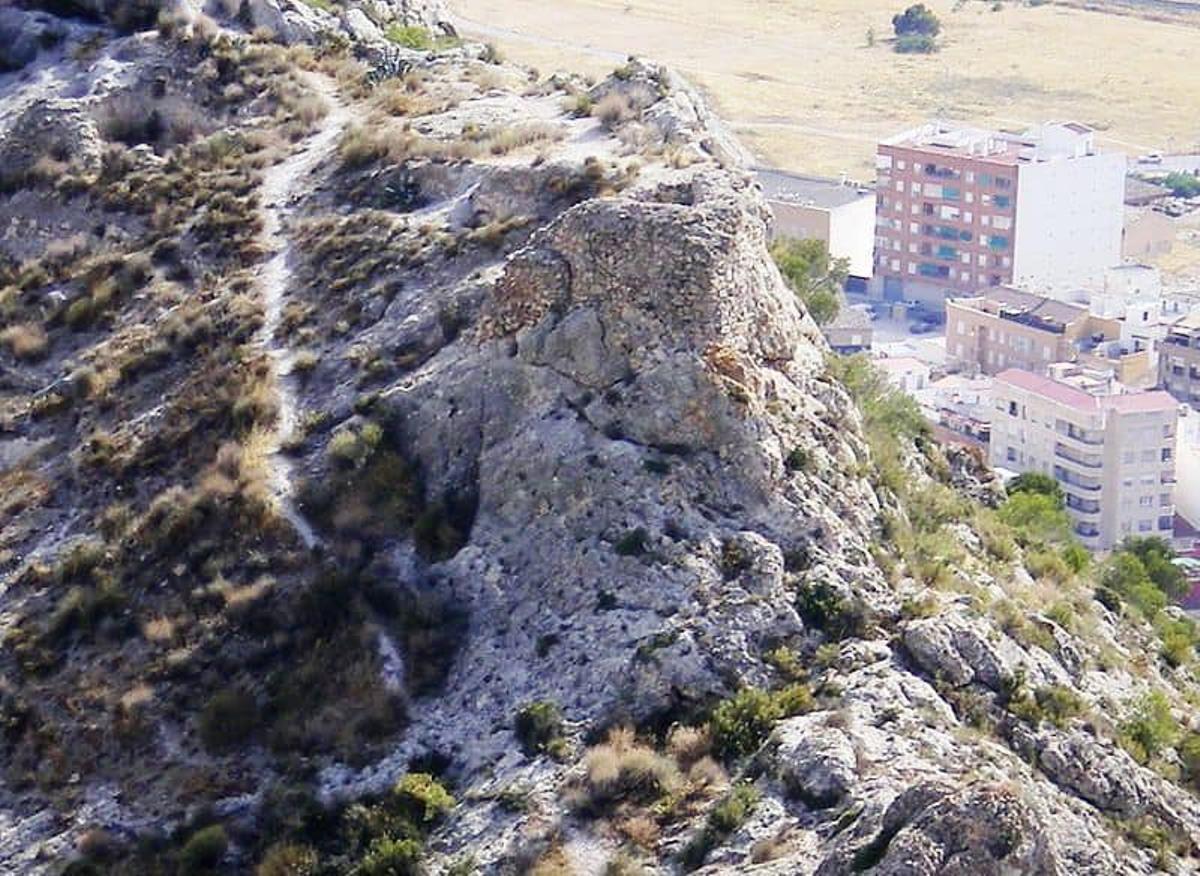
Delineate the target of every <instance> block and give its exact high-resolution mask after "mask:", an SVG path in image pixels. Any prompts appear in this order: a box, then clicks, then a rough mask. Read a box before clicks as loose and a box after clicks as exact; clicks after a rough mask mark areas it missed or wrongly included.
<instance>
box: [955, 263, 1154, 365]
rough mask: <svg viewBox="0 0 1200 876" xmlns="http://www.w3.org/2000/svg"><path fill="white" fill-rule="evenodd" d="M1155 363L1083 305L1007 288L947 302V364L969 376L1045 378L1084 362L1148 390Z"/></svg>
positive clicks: (1115, 324)
mask: <svg viewBox="0 0 1200 876" xmlns="http://www.w3.org/2000/svg"><path fill="white" fill-rule="evenodd" d="M1151 357H1152V353H1151V351H1150V349H1149V347H1144V348H1139V347H1138V346H1137V345H1136V344H1129V343H1125V342H1123V341H1122V340H1121V321H1120V320H1118V319H1109V318H1105V317H1099V316H1096V315H1094V314H1092V313H1091V312H1090V311H1089V310H1088V308H1086V307H1084V306H1082V305H1079V304H1070V303H1068V302H1065V301H1058V300H1057V299H1054V298H1046V297H1044V296H1041V295H1033V294H1032V293H1029V292H1022V291H1020V290H1019V289H1013V288H1010V287H1007V286H997V287H995V288H993V289H986V290H983V291H982V292H980V293H979V294H977V295H974V296H971V297H963V298H950V299H947V301H946V359H947V362H948V363H950V364H952V365H955V366H957V367H959V368H962V369H964V370H966V371H968V372H970V373H977V374H999V373H1000V372H1001V371H1004V370H1005V369H1007V368H1020V369H1023V370H1025V371H1032V372H1034V373H1037V374H1042V373H1045V371H1046V370H1047V369H1048V368H1049V367H1050V366H1051V365H1052V364H1054V363H1056V362H1080V363H1083V364H1086V365H1089V366H1093V367H1103V368H1107V369H1109V370H1111V371H1113V372H1114V374H1115V376H1116V378H1117V380H1119V381H1121V382H1122V383H1126V384H1127V385H1133V386H1143V385H1149V384H1151V383H1153V382H1154V381H1153V360H1152V358H1151Z"/></svg>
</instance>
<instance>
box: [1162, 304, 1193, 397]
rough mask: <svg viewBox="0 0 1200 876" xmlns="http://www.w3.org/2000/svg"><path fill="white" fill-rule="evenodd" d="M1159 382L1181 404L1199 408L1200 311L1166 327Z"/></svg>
mask: <svg viewBox="0 0 1200 876" xmlns="http://www.w3.org/2000/svg"><path fill="white" fill-rule="evenodd" d="M1158 383H1159V386H1161V387H1162V388H1163V389H1165V390H1166V391H1167V392H1169V393H1171V395H1173V396H1175V398H1177V399H1179V401H1181V402H1187V403H1188V404H1190V405H1192V406H1193V407H1198V406H1200V311H1197V312H1195V313H1192V314H1191V315H1190V316H1184V317H1182V318H1180V319H1178V320H1176V321H1175V322H1174V323H1171V324H1170V325H1168V326H1167V329H1166V333H1165V335H1164V336H1163V339H1162V345H1161V346H1160V348H1159V353H1158Z"/></svg>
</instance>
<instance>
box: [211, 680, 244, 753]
mask: <svg viewBox="0 0 1200 876" xmlns="http://www.w3.org/2000/svg"><path fill="white" fill-rule="evenodd" d="M257 726H258V704H257V703H256V702H255V701H254V697H252V696H251V695H250V694H249V693H247V692H246V691H244V690H242V689H240V688H228V689H226V690H222V691H218V692H217V693H215V694H213V696H212V697H211V698H210V699H209V701H208V703H207V704H206V705H205V707H204V710H203V711H202V712H201V713H200V719H199V730H200V740H201V742H203V743H204V747H205V748H208V749H209V750H210V751H225V750H228V749H230V748H233V747H235V746H237V745H240V744H241V743H242V742H245V741H246V739H248V738H249V737H250V734H252V733H253V732H254V730H255V728H256V727H257Z"/></svg>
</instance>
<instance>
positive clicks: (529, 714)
mask: <svg viewBox="0 0 1200 876" xmlns="http://www.w3.org/2000/svg"><path fill="white" fill-rule="evenodd" d="M514 729H515V732H516V735H517V741H518V742H519V743H520V744H521V750H522V751H523V752H525V755H526V756H527V757H535V756H536V755H539V754H550V755H551V756H554V755H555V753H556V750H558V749H560V748H561V745H562V734H563V718H562V712H561V711H559V708H558V706H557V705H556V704H555V703H552V702H549V701H547V700H538V701H536V702H532V703H529V705H527V706H525V707H523V708H522V709H521V710H520V711H519V712H517V718H516V721H515V722H514Z"/></svg>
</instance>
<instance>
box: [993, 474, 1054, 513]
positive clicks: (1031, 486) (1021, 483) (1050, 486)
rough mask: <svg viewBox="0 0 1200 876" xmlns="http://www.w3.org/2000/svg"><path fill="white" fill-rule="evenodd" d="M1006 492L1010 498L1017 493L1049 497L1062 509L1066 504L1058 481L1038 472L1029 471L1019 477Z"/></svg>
mask: <svg viewBox="0 0 1200 876" xmlns="http://www.w3.org/2000/svg"><path fill="white" fill-rule="evenodd" d="M1006 491H1007V492H1008V495H1009V496H1015V495H1016V494H1017V493H1034V494H1039V495H1043V496H1049V497H1050V498H1051V499H1053V500H1054V504H1055V505H1056V506H1058V507H1059V508H1062V507H1063V505H1064V502H1065V500H1064V498H1063V491H1062V486H1060V485H1059V483H1058V481H1056V480H1055V479H1054V478H1052V477H1051V476H1050V475H1048V474H1042V473H1041V472H1038V471H1027V472H1024V473H1022V474H1019V475H1017V476H1016V477H1015V478H1013V479H1012V480H1011V481H1009V482H1008V486H1007V487H1006Z"/></svg>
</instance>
